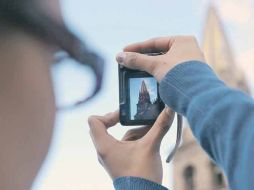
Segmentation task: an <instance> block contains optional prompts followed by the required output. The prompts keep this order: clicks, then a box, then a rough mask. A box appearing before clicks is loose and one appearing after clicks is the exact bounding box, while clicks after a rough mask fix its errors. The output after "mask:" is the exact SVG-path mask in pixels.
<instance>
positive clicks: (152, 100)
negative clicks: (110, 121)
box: [118, 65, 165, 126]
mask: <svg viewBox="0 0 254 190" xmlns="http://www.w3.org/2000/svg"><path fill="white" fill-rule="evenodd" d="M118 71H119V104H120V123H121V124H122V125H125V126H131V125H152V124H154V122H155V121H156V119H157V117H158V116H159V114H160V113H161V111H162V110H163V109H164V107H165V105H164V103H163V102H162V100H161V99H160V96H159V84H158V83H157V81H156V79H155V78H154V77H153V76H152V75H150V74H148V73H146V72H143V71H137V70H132V69H128V68H126V67H123V66H121V65H119V68H118Z"/></svg>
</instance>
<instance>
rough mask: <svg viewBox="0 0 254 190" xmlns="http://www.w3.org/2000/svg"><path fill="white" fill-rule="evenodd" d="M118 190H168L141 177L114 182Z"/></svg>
mask: <svg viewBox="0 0 254 190" xmlns="http://www.w3.org/2000/svg"><path fill="white" fill-rule="evenodd" d="M114 187H115V189H116V190H168V189H167V188H166V187H163V186H161V185H159V184H157V183H155V182H152V181H150V180H147V179H143V178H139V177H120V178H117V179H115V180H114Z"/></svg>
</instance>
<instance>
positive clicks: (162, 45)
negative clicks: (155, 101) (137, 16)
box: [116, 36, 205, 82]
mask: <svg viewBox="0 0 254 190" xmlns="http://www.w3.org/2000/svg"><path fill="white" fill-rule="evenodd" d="M156 52H165V54H164V55H159V56H149V55H145V54H144V53H156ZM116 60H117V61H118V63H119V64H121V65H124V66H125V67H128V68H131V69H137V70H142V71H146V72H148V73H150V74H151V75H153V76H154V77H155V78H156V79H157V80H158V81H159V82H160V81H161V80H162V79H163V77H164V76H165V75H166V74H167V73H168V71H170V70H171V69H172V68H173V67H175V66H176V65H178V64H180V63H183V62H186V61H190V60H197V61H201V62H204V61H205V59H204V56H203V53H202V51H201V50H200V48H199V46H198V43H197V41H196V39H195V38H194V37H190V36H176V37H161V38H155V39H151V40H148V41H145V42H141V43H136V44H133V45H129V46H127V47H125V48H124V52H122V53H119V54H118V55H117V57H116Z"/></svg>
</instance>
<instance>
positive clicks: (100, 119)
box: [88, 108, 175, 184]
mask: <svg viewBox="0 0 254 190" xmlns="http://www.w3.org/2000/svg"><path fill="white" fill-rule="evenodd" d="M174 115H175V114H174V112H173V111H172V110H171V109H169V108H165V109H164V110H163V111H162V113H161V114H160V116H159V117H158V119H157V120H156V122H155V124H154V125H153V126H152V127H151V128H149V127H142V128H138V129H133V130H130V131H128V132H127V133H126V135H125V136H124V137H123V139H122V140H121V141H118V140H116V139H114V138H113V137H112V136H111V135H109V134H108V133H107V129H108V128H109V127H111V126H114V125H116V124H117V123H118V122H119V112H118V111H117V112H114V113H109V114H107V115H105V116H91V117H90V118H89V120H88V122H89V125H90V134H91V137H92V140H93V143H94V145H95V148H96V150H97V154H98V159H99V162H100V163H101V165H102V166H103V167H104V168H105V169H106V170H107V172H108V173H109V175H110V176H111V178H112V179H113V180H114V179H116V178H118V177H123V176H134V177H141V178H144V179H148V180H151V181H154V182H156V183H159V184H161V183H162V175H163V171H162V162H161V157H160V144H161V141H162V139H163V137H164V135H165V134H166V133H167V131H168V130H169V128H170V126H171V124H172V122H173V119H174ZM149 129H150V130H149Z"/></svg>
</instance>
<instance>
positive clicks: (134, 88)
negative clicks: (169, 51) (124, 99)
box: [129, 77, 160, 120]
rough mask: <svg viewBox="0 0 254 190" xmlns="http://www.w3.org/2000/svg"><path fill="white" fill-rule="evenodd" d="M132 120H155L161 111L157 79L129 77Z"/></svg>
mask: <svg viewBox="0 0 254 190" xmlns="http://www.w3.org/2000/svg"><path fill="white" fill-rule="evenodd" d="M129 93H130V94H129V97H130V102H129V104H130V120H153V119H156V118H157V117H158V115H159V113H160V103H159V98H158V88H157V81H156V80H155V79H154V78H153V77H144V78H129Z"/></svg>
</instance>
